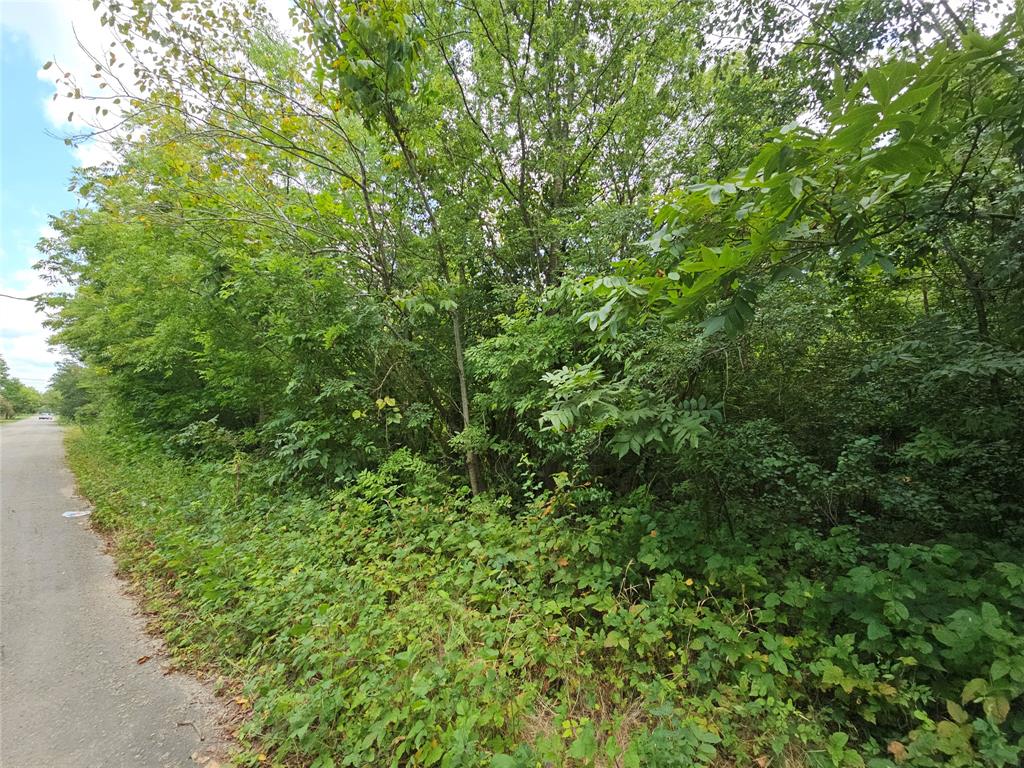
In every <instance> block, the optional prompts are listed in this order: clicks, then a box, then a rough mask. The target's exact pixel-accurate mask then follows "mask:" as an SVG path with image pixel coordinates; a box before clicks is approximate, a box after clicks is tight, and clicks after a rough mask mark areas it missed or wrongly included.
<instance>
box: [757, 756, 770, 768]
mask: <svg viewBox="0 0 1024 768" xmlns="http://www.w3.org/2000/svg"><path fill="white" fill-rule="evenodd" d="M754 762H755V763H757V768H768V757H767V756H766V755H761V756H760V757H759V758H757V760H755V761H754Z"/></svg>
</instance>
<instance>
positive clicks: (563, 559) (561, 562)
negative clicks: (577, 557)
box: [558, 557, 569, 568]
mask: <svg viewBox="0 0 1024 768" xmlns="http://www.w3.org/2000/svg"><path fill="white" fill-rule="evenodd" d="M558 564H559V565H560V566H562V567H563V568H565V566H567V565H568V564H569V558H567V557H560V558H558Z"/></svg>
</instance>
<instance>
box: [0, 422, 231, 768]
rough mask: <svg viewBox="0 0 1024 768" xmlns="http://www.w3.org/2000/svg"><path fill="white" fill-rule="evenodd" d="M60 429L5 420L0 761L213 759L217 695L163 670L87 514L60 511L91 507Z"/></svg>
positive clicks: (0, 465) (0, 477)
mask: <svg viewBox="0 0 1024 768" xmlns="http://www.w3.org/2000/svg"><path fill="white" fill-rule="evenodd" d="M62 433H63V430H62V428H61V427H60V426H58V425H57V424H55V423H54V422H52V421H40V420H37V419H35V418H32V419H26V420H24V421H19V422H14V423H10V424H6V425H3V426H0V765H2V766H3V768H178V767H179V766H194V765H196V764H197V763H198V764H205V765H215V764H216V761H215V760H213V759H212V755H213V754H214V753H215V752H217V751H218V750H219V749H220V748H221V747H222V744H221V743H219V737H218V734H219V732H220V731H219V729H218V726H217V723H216V714H217V712H218V707H217V705H216V703H215V701H214V698H213V696H212V695H211V693H210V692H209V691H208V690H206V688H205V687H204V686H203V685H202V684H201V683H200V682H199V681H197V680H196V679H194V678H192V677H189V676H187V675H183V674H178V673H174V674H167V675H165V674H164V671H165V670H164V669H163V666H164V663H165V658H164V657H163V656H162V655H161V651H160V647H159V645H158V643H157V642H156V641H155V640H153V639H152V638H150V637H149V636H147V635H146V634H145V632H144V622H143V619H142V618H141V617H140V616H139V614H138V611H137V610H136V607H135V605H134V603H133V601H132V600H131V599H129V598H128V597H126V596H125V595H124V594H123V592H122V588H123V585H122V584H121V583H120V582H119V581H118V580H117V578H116V577H115V576H114V565H113V562H112V560H111V558H110V557H109V556H107V555H106V554H104V552H103V544H102V542H101V540H100V539H99V537H97V536H96V534H94V533H93V532H92V530H90V528H89V523H88V518H81V519H78V520H74V519H68V518H65V517H63V516H62V513H63V512H66V511H69V510H78V509H82V508H83V507H84V506H85V505H86V502H85V501H83V500H82V499H79V498H77V497H76V496H75V495H74V479H73V477H72V475H71V473H70V472H69V471H68V469H67V467H66V466H65V464H64V447H63V434H62ZM143 656H150V657H152V659H151V660H150V661H148V662H146V663H143V664H139V663H137V661H138V660H139V659H140V658H142V657H143ZM200 734H201V735H202V736H203V739H202V740H201V739H200Z"/></svg>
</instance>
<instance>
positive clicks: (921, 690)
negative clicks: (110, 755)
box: [68, 430, 1024, 768]
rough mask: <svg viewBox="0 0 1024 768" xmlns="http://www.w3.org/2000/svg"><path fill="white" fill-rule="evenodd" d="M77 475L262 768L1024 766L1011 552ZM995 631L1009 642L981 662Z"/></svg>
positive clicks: (431, 482) (93, 460)
mask: <svg viewBox="0 0 1024 768" xmlns="http://www.w3.org/2000/svg"><path fill="white" fill-rule="evenodd" d="M68 456H69V461H70V463H71V465H72V467H73V469H74V471H75V473H76V474H77V476H78V478H79V482H80V486H81V489H82V492H83V493H84V494H85V495H86V496H88V497H89V498H90V499H91V500H92V501H93V503H94V505H95V512H94V514H93V521H94V524H95V525H96V526H97V527H98V528H99V529H100V530H101V531H103V532H105V533H106V534H108V535H109V536H110V537H111V540H112V542H113V546H114V551H115V552H116V557H117V560H118V563H119V566H120V568H121V569H122V570H123V571H124V572H125V573H126V574H127V575H128V576H129V577H130V578H131V579H132V580H133V581H134V583H135V584H136V585H137V586H138V588H139V590H140V592H141V594H142V595H143V596H144V600H145V603H146V607H147V609H148V610H150V611H153V612H154V613H155V615H156V617H157V621H158V623H159V626H160V629H161V631H162V633H163V635H164V637H165V638H166V640H167V643H168V644H169V646H170V648H171V649H172V651H173V653H174V654H175V655H176V656H177V657H178V658H179V659H180V660H181V663H182V664H186V665H190V666H192V667H200V668H205V669H213V670H217V671H218V672H219V673H220V674H222V675H224V676H225V677H227V678H229V679H232V680H237V681H239V684H240V686H241V688H240V690H239V692H238V696H239V700H240V701H241V702H242V703H243V704H244V705H245V706H246V707H250V708H251V718H250V719H248V721H247V722H246V723H245V724H244V726H242V728H241V729H240V733H239V737H240V739H241V745H242V746H241V748H240V752H239V754H238V756H237V758H236V759H237V762H238V764H239V765H244V766H257V765H274V766H299V765H302V766H313V767H314V768H329V767H330V766H365V765H374V766H376V765H380V766H406V765H408V766H429V765H440V766H452V767H455V766H493V767H494V768H514V767H516V766H519V767H521V768H526V767H527V766H537V765H541V766H544V765H553V766H585V765H594V766H622V767H623V768H625V767H627V766H628V767H631V768H635V767H639V766H665V767H666V768H670V767H673V766H680V767H682V766H693V765H716V766H734V765H758V766H762V767H763V766H767V765H769V764H771V765H776V766H778V765H785V766H844V765H848V766H857V765H865V764H868V765H870V766H871V767H872V768H885V767H887V766H895V765H896V764H897V760H899V761H900V763H901V765H920V766H928V765H940V764H942V765H945V764H948V765H1014V764H1016V761H1017V760H1018V758H1019V756H1020V754H1021V750H1020V734H1021V733H1024V719H1022V718H1021V714H1020V711H1019V709H1020V707H1019V698H1020V696H1021V693H1022V691H1024V664H1022V661H1024V596H1022V591H1021V589H1020V587H1021V585H1022V584H1024V568H1022V567H1021V565H1020V563H1019V562H1013V561H1012V558H1013V554H1012V553H1010V552H1007V551H1002V550H998V549H997V548H993V549H989V550H980V549H967V548H966V545H964V547H963V548H958V547H956V546H954V545H952V544H949V543H944V544H937V545H935V546H933V547H896V546H885V547H881V546H869V545H866V544H862V543H860V542H859V541H858V540H857V538H856V536H854V535H853V534H852V533H851V532H850V531H848V530H835V531H833V532H832V533H830V534H829V535H827V536H825V537H824V538H822V539H820V540H817V541H814V542H812V543H813V546H809V545H808V542H803V543H802V544H801V545H799V546H795V545H794V542H793V541H791V540H787V539H778V540H764V539H760V540H757V541H744V540H743V539H742V537H738V536H737V537H734V538H733V541H732V542H731V543H727V542H724V541H722V540H721V539H717V540H714V541H712V540H710V539H709V538H708V537H707V536H706V535H705V534H702V533H701V532H700V528H699V526H698V524H697V523H696V522H695V519H694V516H693V514H692V510H689V509H688V508H687V507H686V506H685V505H684V504H681V505H680V506H678V507H673V508H671V509H658V508H655V507H653V506H652V504H651V503H650V502H649V500H647V499H645V498H644V497H643V496H642V495H639V494H638V495H634V497H631V498H630V499H627V500H620V501H617V502H615V503H612V502H611V501H610V500H607V499H605V500H602V499H599V498H597V497H595V496H594V491H592V490H589V489H584V488H571V487H567V488H564V489H562V490H559V491H558V492H555V493H553V494H550V495H547V496H545V497H543V498H539V499H538V500H537V502H536V503H535V504H533V505H531V506H530V507H528V508H526V509H512V506H511V504H510V502H509V501H508V500H507V499H479V498H478V499H476V500H472V499H470V498H468V496H467V495H465V494H464V493H462V492H460V491H458V490H453V489H451V488H449V487H448V486H447V484H446V483H445V482H444V479H443V478H442V477H440V476H439V475H438V474H437V472H436V471H435V470H434V469H433V468H432V467H430V466H429V465H428V464H426V463H425V462H423V461H421V460H420V459H418V458H417V457H415V456H413V455H411V454H409V453H408V452H405V451H400V452H398V453H396V454H394V455H393V456H392V458H391V459H390V460H389V461H387V462H385V463H384V465H383V466H382V467H381V468H380V470H379V471H377V472H375V473H364V474H363V475H361V476H360V478H359V480H358V481H357V482H356V483H354V484H353V485H352V486H350V487H348V488H345V489H344V490H342V491H338V492H330V493H327V492H325V493H324V495H323V496H322V497H321V498H309V497H308V495H304V494H302V493H299V492H289V491H288V490H286V489H280V488H273V487H270V486H269V485H268V484H267V483H266V482H265V480H264V479H263V473H262V472H261V471H260V468H259V467H258V466H257V465H244V466H243V465H239V464H238V463H225V464H213V463H206V464H200V463H187V462H183V461H182V460H180V459H176V458H171V457H169V456H168V455H166V454H165V453H163V452H162V451H161V450H159V449H157V448H155V447H153V446H152V445H147V444H144V443H142V442H140V441H137V440H130V439H125V438H124V437H123V436H122V437H115V436H112V435H108V434H105V433H103V432H101V431H99V430H91V431H90V432H89V433H88V434H84V433H82V432H80V431H78V430H73V431H69V433H68ZM587 505H589V506H590V507H591V508H596V509H599V512H600V514H586V515H585V514H582V513H581V512H580V510H581V508H583V507H584V506H587ZM801 535H805V536H806V534H801ZM851 562H857V563H858V564H857V565H855V566H853V567H851V565H850V563H851ZM972 612H974V613H977V614H978V616H977V618H978V620H981V617H982V615H984V620H985V622H986V624H987V626H988V627H991V628H992V631H990V632H989V631H986V632H985V633H981V634H977V633H976V634H974V635H971V636H968V635H966V634H964V633H965V632H966V630H964V626H966V625H965V622H967V623H968V624H969V623H970V621H971V620H972V617H973V613H972ZM968 614H971V616H968ZM977 681H980V682H977ZM972 686H973V688H972ZM965 688H968V689H971V690H968V691H965ZM968 694H969V695H968ZM950 756H952V757H950ZM972 761H974V762H972Z"/></svg>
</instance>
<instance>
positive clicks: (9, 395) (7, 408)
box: [0, 357, 43, 419]
mask: <svg viewBox="0 0 1024 768" xmlns="http://www.w3.org/2000/svg"><path fill="white" fill-rule="evenodd" d="M42 402H43V401H42V397H41V395H40V394H39V392H38V391H36V390H35V389H33V388H32V387H30V386H28V385H27V384H23V383H22V382H21V381H19V380H18V379H16V378H15V377H13V376H11V373H10V368H9V366H8V365H7V361H6V360H4V359H3V357H0V418H3V419H13V418H14V417H15V416H19V415H23V414H27V413H32V412H34V411H37V410H39V407H40V406H41V405H42Z"/></svg>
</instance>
